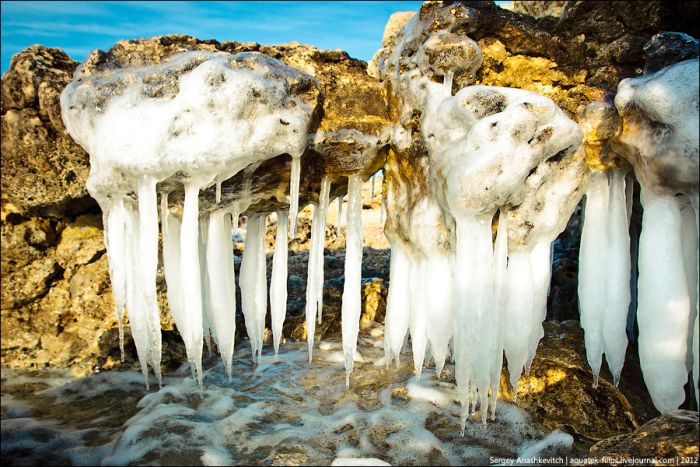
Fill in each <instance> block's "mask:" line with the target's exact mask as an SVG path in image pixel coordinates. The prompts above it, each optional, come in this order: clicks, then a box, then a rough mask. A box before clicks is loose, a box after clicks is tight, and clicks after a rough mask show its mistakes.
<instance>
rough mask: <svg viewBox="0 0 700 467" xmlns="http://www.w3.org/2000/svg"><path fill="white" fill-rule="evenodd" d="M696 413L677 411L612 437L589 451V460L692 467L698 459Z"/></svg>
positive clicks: (613, 463)
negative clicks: (651, 461)
mask: <svg viewBox="0 0 700 467" xmlns="http://www.w3.org/2000/svg"><path fill="white" fill-rule="evenodd" d="M698 436H699V431H698V413H697V412H691V411H689V410H676V411H674V412H670V413H667V414H664V415H661V416H660V417H657V418H654V419H653V420H650V421H649V422H647V423H645V424H644V425H642V426H640V427H639V428H637V429H636V430H634V431H633V432H631V433H627V434H623V435H619V436H614V437H612V438H608V439H605V440H603V441H600V442H598V443H596V444H594V445H593V447H591V450H590V456H591V457H597V458H598V459H603V458H606V459H607V460H606V461H605V463H606V464H609V465H620V464H627V463H628V462H629V460H626V459H639V458H649V459H658V460H659V461H658V462H657V463H656V464H655V465H666V464H667V462H663V461H662V460H666V459H669V460H674V461H675V462H673V463H674V464H692V463H694V462H695V460H697V458H698Z"/></svg>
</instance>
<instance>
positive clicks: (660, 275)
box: [615, 59, 700, 412]
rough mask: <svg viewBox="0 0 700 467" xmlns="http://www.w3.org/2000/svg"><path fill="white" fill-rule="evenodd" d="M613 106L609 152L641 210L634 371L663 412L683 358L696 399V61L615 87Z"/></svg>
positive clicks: (679, 384)
mask: <svg viewBox="0 0 700 467" xmlns="http://www.w3.org/2000/svg"><path fill="white" fill-rule="evenodd" d="M615 106H616V107H617V109H618V111H619V113H620V115H621V117H622V131H621V134H620V135H619V137H618V142H617V143H618V144H617V150H618V152H620V153H621V154H623V155H624V156H625V157H626V158H627V159H628V160H629V161H630V162H631V163H632V166H633V168H634V172H635V175H636V177H637V179H638V180H639V183H640V186H641V201H642V205H643V207H644V217H643V220H642V232H641V237H640V239H639V263H638V264H639V278H638V307H637V318H638V322H639V357H640V363H641V366H642V371H643V372H644V381H645V383H646V385H647V388H648V389H649V392H650V394H651V397H652V400H653V402H654V405H655V406H656V408H657V409H659V411H661V412H668V411H672V410H675V409H677V408H678V407H679V406H680V404H681V403H682V402H683V400H684V399H685V392H684V390H683V386H684V385H685V384H686V382H687V380H688V371H689V369H690V368H689V367H690V365H689V362H690V360H691V358H690V355H691V354H692V361H693V364H692V371H693V390H694V391H695V394H696V395H697V394H698V359H699V356H698V237H697V235H698V179H699V176H700V172H699V169H698V165H699V160H698V131H697V129H698V60H697V59H694V60H686V61H683V62H680V63H676V64H674V65H671V66H669V67H666V68H663V69H661V70H659V71H657V72H655V73H652V74H649V75H646V76H641V77H639V78H630V79H625V80H622V81H621V82H620V84H619V86H618V93H617V95H616V96H615ZM690 342H692V351H691V349H690V348H689V347H690V345H689V343H690Z"/></svg>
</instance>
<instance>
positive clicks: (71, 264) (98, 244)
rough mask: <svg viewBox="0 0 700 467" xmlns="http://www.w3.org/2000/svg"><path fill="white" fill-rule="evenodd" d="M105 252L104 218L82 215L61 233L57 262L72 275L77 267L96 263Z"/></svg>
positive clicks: (57, 247)
mask: <svg viewBox="0 0 700 467" xmlns="http://www.w3.org/2000/svg"><path fill="white" fill-rule="evenodd" d="M105 251H106V248H105V245H104V233H103V230H102V216H99V215H96V214H90V215H82V216H79V217H78V218H77V219H76V220H75V222H72V223H70V224H67V225H66V227H65V228H64V229H63V231H62V232H61V238H60V240H59V242H58V245H57V246H56V261H57V262H58V264H60V265H61V267H62V268H63V269H64V270H66V271H67V272H68V271H70V273H72V271H74V270H75V269H76V268H77V267H79V266H83V265H85V264H88V263H92V262H94V261H96V260H97V258H98V257H99V256H100V255H102V254H104V253H105ZM77 292H78V291H77V290H76V293H77Z"/></svg>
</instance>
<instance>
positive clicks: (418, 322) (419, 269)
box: [348, 222, 432, 379]
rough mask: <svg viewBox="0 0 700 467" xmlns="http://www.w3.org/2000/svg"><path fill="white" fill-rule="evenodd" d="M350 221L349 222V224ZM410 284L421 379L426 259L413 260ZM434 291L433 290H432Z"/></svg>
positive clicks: (417, 368)
mask: <svg viewBox="0 0 700 467" xmlns="http://www.w3.org/2000/svg"><path fill="white" fill-rule="evenodd" d="M349 225H350V223H349V222H348V226H349ZM408 283H409V284H410V288H409V294H410V305H411V307H410V315H409V321H408V327H409V330H410V333H411V350H412V351H413V369H414V372H415V374H416V378H417V379H420V377H421V373H422V372H423V360H424V358H425V348H426V344H427V342H428V336H427V333H426V327H427V325H428V323H427V297H426V259H425V258H420V259H418V260H414V261H411V267H410V269H409V273H408ZM431 292H432V291H431Z"/></svg>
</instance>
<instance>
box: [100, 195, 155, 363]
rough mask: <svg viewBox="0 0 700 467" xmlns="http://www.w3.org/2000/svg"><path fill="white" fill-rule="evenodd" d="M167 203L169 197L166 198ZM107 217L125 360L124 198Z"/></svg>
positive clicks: (110, 266) (111, 209)
mask: <svg viewBox="0 0 700 467" xmlns="http://www.w3.org/2000/svg"><path fill="white" fill-rule="evenodd" d="M166 203H167V198H166ZM105 217H106V218H107V222H106V223H105V245H106V246H107V254H108V257H109V276H110V279H111V282H112V292H113V294H114V311H115V313H116V315H117V323H118V325H119V351H120V355H121V361H122V362H123V361H124V307H125V306H126V269H127V267H128V265H127V264H126V263H125V257H126V248H128V246H127V245H126V242H127V241H128V238H127V237H126V231H125V228H126V225H125V222H126V210H125V209H124V200H123V199H122V198H118V199H116V200H115V201H114V202H113V203H112V205H111V206H110V207H109V210H108V211H107V212H106V215H105Z"/></svg>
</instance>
